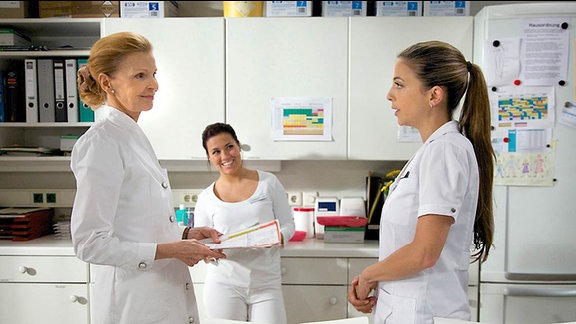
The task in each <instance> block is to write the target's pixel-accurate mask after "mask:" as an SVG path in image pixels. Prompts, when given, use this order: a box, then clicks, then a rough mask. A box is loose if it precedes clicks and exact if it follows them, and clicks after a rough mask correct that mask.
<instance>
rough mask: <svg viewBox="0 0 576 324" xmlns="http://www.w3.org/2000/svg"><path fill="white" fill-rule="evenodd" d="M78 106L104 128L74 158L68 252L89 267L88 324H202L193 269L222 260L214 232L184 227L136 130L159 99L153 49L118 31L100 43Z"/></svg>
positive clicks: (91, 132)
mask: <svg viewBox="0 0 576 324" xmlns="http://www.w3.org/2000/svg"><path fill="white" fill-rule="evenodd" d="M78 88H79V93H80V97H81V99H82V100H83V101H84V102H85V103H86V104H88V105H89V106H90V107H91V108H92V109H98V111H99V112H101V114H98V121H96V122H95V123H94V125H92V126H91V127H90V129H88V131H86V133H85V134H84V135H83V136H82V137H80V139H79V140H78V141H77V143H76V144H75V145H74V148H73V151H72V161H71V168H72V171H73V172H74V176H75V178H76V187H77V191H76V197H75V200H74V206H73V209H72V221H71V226H72V243H73V246H74V251H75V253H76V255H77V256H78V258H80V259H81V260H83V261H86V262H89V263H90V264H91V275H92V281H93V282H94V286H93V290H92V294H93V298H92V300H91V307H92V314H93V318H92V323H96V324H100V323H102V324H104V323H105V324H111V323H114V324H120V323H199V322H200V320H199V318H198V309H197V306H196V299H195V297H194V287H193V286H192V280H191V278H190V273H189V270H188V266H194V265H195V264H196V263H197V262H198V261H200V260H203V259H204V258H222V257H225V256H224V255H223V254H222V253H221V251H213V250H210V249H209V248H208V247H207V246H206V245H204V244H202V243H200V242H198V241H197V240H200V239H204V238H211V239H212V240H213V241H214V242H215V243H219V242H220V240H219V239H218V237H219V235H221V234H220V233H219V232H217V231H216V230H214V229H210V228H206V227H203V228H193V229H190V228H189V227H186V228H184V227H182V226H179V225H178V224H177V222H176V221H175V216H174V207H173V200H172V193H171V188H170V183H169V181H168V175H167V172H166V170H165V169H163V168H162V167H161V166H160V164H159V163H158V159H157V158H156V154H155V153H154V151H153V149H152V146H151V145H150V143H149V141H148V139H147V138H146V135H145V134H144V132H143V131H142V129H140V127H139V126H138V124H137V121H138V117H139V116H140V114H141V113H142V112H144V111H148V110H150V109H152V106H153V102H154V96H155V94H156V91H157V90H158V81H157V80H156V62H155V59H154V56H153V54H152V45H151V44H150V42H149V41H148V40H147V39H146V38H144V37H143V36H141V35H137V34H134V33H129V32H122V33H116V34H112V35H110V36H106V37H104V38H102V39H100V40H98V41H97V42H96V43H95V44H94V45H93V47H92V49H91V52H90V58H89V60H88V65H87V66H84V67H82V68H81V69H80V70H79V71H78Z"/></svg>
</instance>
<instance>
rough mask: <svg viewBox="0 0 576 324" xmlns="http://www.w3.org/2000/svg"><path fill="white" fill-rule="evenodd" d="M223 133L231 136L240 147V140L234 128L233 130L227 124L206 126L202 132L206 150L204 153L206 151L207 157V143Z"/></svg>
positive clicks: (203, 144)
mask: <svg viewBox="0 0 576 324" xmlns="http://www.w3.org/2000/svg"><path fill="white" fill-rule="evenodd" d="M221 133H228V134H230V135H231V136H232V138H233V139H234V141H236V143H237V144H238V146H240V141H239V140H238V137H237V136H236V132H235V131H234V128H232V126H230V125H229V124H226V123H214V124H211V125H208V126H206V128H204V131H203V132H202V147H203V148H204V151H206V155H208V148H207V147H206V142H207V141H208V140H209V139H210V138H212V137H214V136H216V135H218V134H221Z"/></svg>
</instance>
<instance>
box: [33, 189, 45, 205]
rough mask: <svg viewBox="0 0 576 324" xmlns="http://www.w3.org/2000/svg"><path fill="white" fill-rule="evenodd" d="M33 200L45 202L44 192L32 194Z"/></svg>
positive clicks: (39, 202)
mask: <svg viewBox="0 0 576 324" xmlns="http://www.w3.org/2000/svg"><path fill="white" fill-rule="evenodd" d="M32 201H33V202H34V203H35V204H43V203H44V194H43V193H40V192H35V193H33V194H32Z"/></svg>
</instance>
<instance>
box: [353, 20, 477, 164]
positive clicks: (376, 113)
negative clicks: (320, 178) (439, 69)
mask: <svg viewBox="0 0 576 324" xmlns="http://www.w3.org/2000/svg"><path fill="white" fill-rule="evenodd" d="M472 35H473V17H368V18H356V17H354V18H350V66H349V67H350V83H349V85H350V94H349V96H350V106H349V116H348V118H349V124H350V130H349V133H348V158H349V159H351V160H408V159H409V158H410V157H411V156H412V154H413V153H414V152H415V151H416V150H417V148H418V147H420V145H421V144H422V143H421V141H418V142H399V141H398V130H399V127H398V124H397V119H396V117H395V116H394V112H393V110H392V109H391V105H390V102H389V101H388V100H387V99H386V94H387V93H388V90H389V89H390V86H391V85H392V78H393V71H394V64H395V61H396V56H397V55H398V54H399V53H400V52H401V51H402V50H404V49H405V48H406V47H408V46H410V45H412V44H414V43H417V42H420V41H428V40H442V41H446V42H448V43H450V44H452V45H454V46H455V47H457V48H458V49H460V51H462V53H463V54H464V56H466V58H467V59H468V60H469V61H472V47H473V42H472V37H473V36H472Z"/></svg>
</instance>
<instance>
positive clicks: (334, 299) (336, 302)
mask: <svg viewBox="0 0 576 324" xmlns="http://www.w3.org/2000/svg"><path fill="white" fill-rule="evenodd" d="M328 303H330V305H336V304H338V298H336V297H334V296H332V297H330V299H329V300H328Z"/></svg>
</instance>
